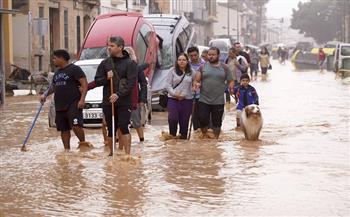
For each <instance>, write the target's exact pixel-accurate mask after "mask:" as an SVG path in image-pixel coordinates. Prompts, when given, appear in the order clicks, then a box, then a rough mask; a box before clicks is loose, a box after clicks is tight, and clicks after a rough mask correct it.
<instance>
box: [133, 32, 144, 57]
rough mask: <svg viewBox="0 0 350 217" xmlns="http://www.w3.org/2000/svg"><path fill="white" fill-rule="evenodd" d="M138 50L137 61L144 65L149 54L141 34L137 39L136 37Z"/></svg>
mask: <svg viewBox="0 0 350 217" xmlns="http://www.w3.org/2000/svg"><path fill="white" fill-rule="evenodd" d="M136 48H137V50H136V51H135V53H136V57H137V61H138V62H139V63H143V62H144V60H145V56H146V52H147V44H146V42H145V40H144V38H143V36H142V34H141V33H140V32H139V34H137V37H136Z"/></svg>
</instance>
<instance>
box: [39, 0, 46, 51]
mask: <svg viewBox="0 0 350 217" xmlns="http://www.w3.org/2000/svg"><path fill="white" fill-rule="evenodd" d="M39 18H44V7H42V6H40V7H39ZM40 44H41V48H42V49H45V36H41V37H40Z"/></svg>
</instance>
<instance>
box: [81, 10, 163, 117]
mask: <svg viewBox="0 0 350 217" xmlns="http://www.w3.org/2000/svg"><path fill="white" fill-rule="evenodd" d="M110 36H121V37H122V38H123V39H124V41H125V46H129V47H131V48H132V49H133V50H134V51H135V54H136V57H137V62H138V63H139V64H142V63H148V64H149V67H148V68H147V69H145V70H144V73H145V76H146V78H147V80H148V90H149V91H150V89H151V85H150V84H151V83H152V81H153V76H154V71H155V67H156V63H157V53H158V47H159V40H158V38H157V34H156V32H155V29H154V27H153V25H152V24H151V23H150V22H149V21H148V20H146V19H145V18H144V17H143V15H142V14H141V13H137V12H117V13H110V14H104V15H100V16H98V17H96V19H95V20H94V22H93V23H92V24H91V26H90V28H89V31H88V32H87V34H86V36H85V39H84V42H83V45H82V48H81V51H80V53H79V55H78V56H79V59H80V60H87V59H104V58H106V57H108V52H107V49H106V44H107V40H108V38H109V37H110ZM147 105H148V106H149V107H148V109H146V110H145V111H146V112H148V113H146V114H141V116H142V117H147V118H148V120H149V121H150V120H151V117H152V115H151V114H152V113H151V111H152V109H151V107H152V103H151V97H149V98H148V103H147Z"/></svg>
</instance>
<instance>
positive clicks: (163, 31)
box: [155, 26, 173, 69]
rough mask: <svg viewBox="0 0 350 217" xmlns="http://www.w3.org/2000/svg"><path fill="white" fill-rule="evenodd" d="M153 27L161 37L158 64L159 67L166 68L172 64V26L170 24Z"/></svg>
mask: <svg viewBox="0 0 350 217" xmlns="http://www.w3.org/2000/svg"><path fill="white" fill-rule="evenodd" d="M155 29H156V32H157V34H158V35H159V36H160V37H161V38H162V39H163V44H162V46H163V47H162V49H161V50H160V55H161V59H160V62H159V65H160V68H161V69H168V68H170V67H172V66H173V60H172V56H173V46H172V41H173V35H172V34H171V31H172V29H173V28H172V27H170V26H155Z"/></svg>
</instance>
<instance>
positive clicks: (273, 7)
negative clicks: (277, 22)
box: [266, 0, 308, 18]
mask: <svg viewBox="0 0 350 217" xmlns="http://www.w3.org/2000/svg"><path fill="white" fill-rule="evenodd" d="M299 1H301V2H306V1H308V0H269V3H267V5H266V7H267V13H266V16H267V17H273V18H281V17H287V18H291V17H292V13H293V11H292V9H293V8H295V9H297V8H298V2H299Z"/></svg>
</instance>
